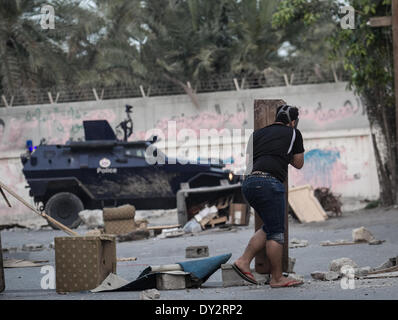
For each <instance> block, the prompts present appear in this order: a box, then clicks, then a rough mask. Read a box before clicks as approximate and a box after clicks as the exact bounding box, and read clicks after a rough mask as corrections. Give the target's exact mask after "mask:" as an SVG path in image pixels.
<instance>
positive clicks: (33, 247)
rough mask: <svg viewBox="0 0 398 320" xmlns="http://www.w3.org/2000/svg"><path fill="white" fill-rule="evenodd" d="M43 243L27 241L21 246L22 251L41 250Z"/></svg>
mask: <svg viewBox="0 0 398 320" xmlns="http://www.w3.org/2000/svg"><path fill="white" fill-rule="evenodd" d="M42 250H44V245H43V244H40V243H27V244H24V245H23V246H22V251H42Z"/></svg>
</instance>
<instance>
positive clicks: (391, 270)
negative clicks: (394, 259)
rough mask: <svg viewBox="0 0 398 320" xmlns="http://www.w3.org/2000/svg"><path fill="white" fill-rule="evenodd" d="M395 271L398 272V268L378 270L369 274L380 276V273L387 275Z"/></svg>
mask: <svg viewBox="0 0 398 320" xmlns="http://www.w3.org/2000/svg"><path fill="white" fill-rule="evenodd" d="M393 271H398V266H394V267H391V268H386V269H381V270H377V271H372V272H369V274H379V273H386V272H393Z"/></svg>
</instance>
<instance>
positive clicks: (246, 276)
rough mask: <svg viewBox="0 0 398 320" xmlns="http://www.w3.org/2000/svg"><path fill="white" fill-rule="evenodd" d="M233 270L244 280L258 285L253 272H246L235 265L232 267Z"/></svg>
mask: <svg viewBox="0 0 398 320" xmlns="http://www.w3.org/2000/svg"><path fill="white" fill-rule="evenodd" d="M232 268H233V269H234V270H235V271H236V273H237V274H238V275H239V276H240V277H241V278H242V279H244V280H246V281H248V282H250V283H253V284H258V283H257V281H256V280H255V278H254V276H253V274H252V273H251V272H244V271H242V270H240V269H239V267H238V266H237V265H236V264H235V263H234V264H233V265H232Z"/></svg>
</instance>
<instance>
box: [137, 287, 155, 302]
mask: <svg viewBox="0 0 398 320" xmlns="http://www.w3.org/2000/svg"><path fill="white" fill-rule="evenodd" d="M159 298H160V292H159V290H157V289H148V290H144V291H141V292H140V300H156V299H159Z"/></svg>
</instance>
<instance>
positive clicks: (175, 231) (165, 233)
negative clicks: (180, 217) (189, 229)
mask: <svg viewBox="0 0 398 320" xmlns="http://www.w3.org/2000/svg"><path fill="white" fill-rule="evenodd" d="M184 234H185V231H184V230H183V229H182V228H172V229H163V230H162V233H161V234H160V235H158V236H157V238H159V239H165V238H175V237H180V236H183V235H184Z"/></svg>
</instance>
